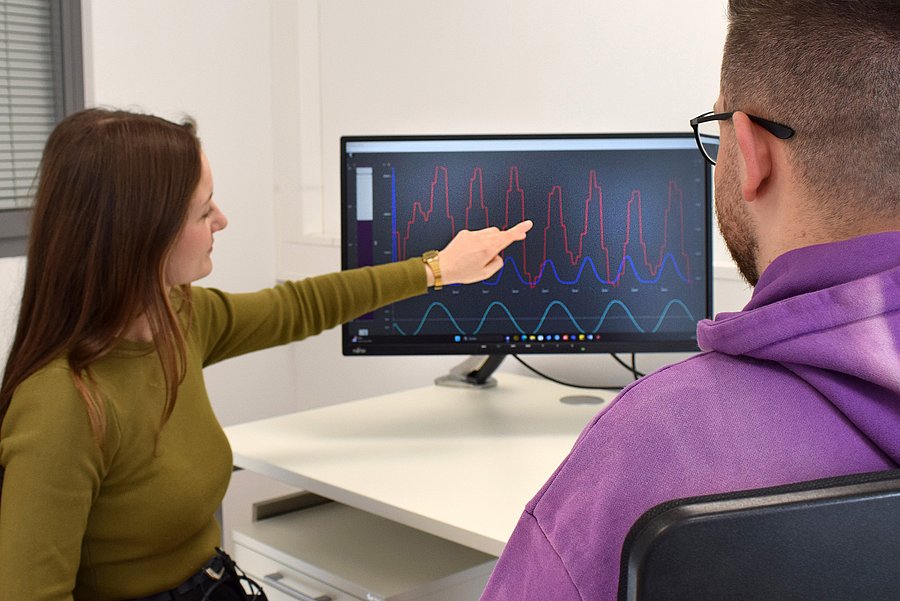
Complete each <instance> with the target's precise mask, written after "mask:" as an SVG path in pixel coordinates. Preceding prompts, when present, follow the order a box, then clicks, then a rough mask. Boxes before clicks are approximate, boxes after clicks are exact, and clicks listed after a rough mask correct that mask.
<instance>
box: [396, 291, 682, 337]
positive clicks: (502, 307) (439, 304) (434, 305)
mask: <svg viewBox="0 0 900 601" xmlns="http://www.w3.org/2000/svg"><path fill="white" fill-rule="evenodd" d="M557 305H558V306H560V307H561V308H562V310H563V311H565V313H566V315H568V316H569V319H570V320H571V321H572V325H573V326H575V328H576V329H577V330H578V332H579V333H582V334H585V333H590V334H596V333H597V332H599V331H600V328H601V327H602V326H603V322H604V321H606V316H607V314H608V313H609V311H610V309H612V307H613V306H614V305H615V306H619V307H621V308H622V310H624V311H625V314H626V315H627V316H628V319H629V320H630V321H631V324H632V325H633V326H634V329H635V330H637V331H638V332H640V333H641V334H646V333H647V332H648V330H646V329H644V328H642V327H641V325H640V324H639V323H638V322H637V320H635V318H634V315H633V314H632V313H631V310H630V309H629V308H628V306H627V305H626V304H625V303H623V302H622V301H620V300H613V301H610V302H609V303H607V305H606V308H605V309H604V310H603V313H602V314H601V315H600V319H599V320H598V321H597V325H596V326H594V328H593V329H592V330H590V331H588V330H585V329H584V328H582V326H581V324H579V323H578V321H576V319H575V316H574V315H572V312H571V311H570V310H569V308H568V307H567V306H566V304H565V303H563V302H562V301H558V300H554V301H552V302H550V304H548V305H547V307H546V308H545V309H544V313H543V315H541V319H540V321H539V322H538V325H537V326H536V327H535V328H534V330H533V331H531V332H527V331H526V330H525V329H524V328H522V326H521V325H519V322H518V321H517V320H516V318H515V317H513V314H512V313H511V312H510V310H509V308H508V307H507V306H506V305H504V304H503V303H502V302H500V301H493V302H491V304H489V305H488V306H487V308H486V309H485V310H484V313H483V314H482V316H481V320H480V321H479V322H478V326H477V327H476V328H475V329H474V330H473V331H472V332H471V334H472V335H476V334H479V333H480V332H481V329H482V328H483V327H484V323H485V321H487V318H488V313H490V312H491V310H492V309H493V308H494V307H498V308H499V309H500V310H502V311H503V312H504V313H506V316H507V317H509V320H510V322H512V325H513V327H515V329H516V331H518V332H519V334H537V333H538V332H540V330H541V327H542V326H543V325H544V322H545V321H546V320H547V315H548V314H549V313H550V309H552V308H553V307H554V306H557ZM673 305H678V306H679V307H681V308H682V309H683V310H684V312H685V314H686V315H687V316H688V317H689V318H690V319H691V321H695V318H694V316H693V314H692V313H691V310H690V309H688V308H687V305H685V304H684V303H683V302H682V301H681V300H679V299H677V298H674V299H672V300H670V301H669V302H668V303H666V306H665V307H664V308H663V310H662V312H661V313H660V315H659V319H658V320H657V321H656V324H655V325H654V326H653V328H651V329H650V330H649V331H650V332H651V333H656V332H657V331H658V330H659V328H660V326H661V325H662V322H663V319H665V317H666V315H668V312H669V309H670V308H671V307H672V306H673ZM432 310H441V311H443V312H444V313H445V314H446V315H447V319H449V320H450V323H451V324H453V327H454V328H456V331H457V332H459V333H460V334H466V331H465V330H463V329H462V327H461V326H460V325H459V322H457V321H456V319H455V318H454V317H453V314H451V313H450V309H448V308H447V306H446V305H445V304H444V303H442V302H439V301H435V302H433V303H431V304H430V305H428V308H427V309H426V310H425V314H424V315H423V316H422V319H421V320H420V321H419V325H418V327H416V329H415V330H414V331H413V332H412V334H407V333H406V332H405V331H404V330H403V328H401V327H400V326H399V325H398V324H397V323H396V322H394V324H393V328H394V329H395V330H396V331H397V332H399V333H400V334H401V335H403V336H410V335H412V336H417V335H418V334H419V333H420V332H421V331H422V328H423V327H425V322H426V321H427V320H428V316H429V315H430V314H431V312H432Z"/></svg>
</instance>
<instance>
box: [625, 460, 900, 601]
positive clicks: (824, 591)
mask: <svg viewBox="0 0 900 601" xmlns="http://www.w3.org/2000/svg"><path fill="white" fill-rule="evenodd" d="M618 599H619V601H782V600H784V601H787V600H790V601H881V600H885V601H887V600H890V601H898V600H900V470H891V471H885V472H872V473H865V474H854V475H850V476H842V477H837V478H827V479H823V480H813V481H810V482H800V483H797V484H790V485H786V486H778V487H772V488H764V489H757V490H748V491H741V492H736V493H728V494H722V495H713V496H707V497H692V498H688V499H678V500H675V501H670V502H667V503H663V504H662V505H658V506H657V507H654V508H653V509H650V510H649V511H647V512H646V513H645V514H644V515H643V516H641V518H640V519H639V520H638V521H637V522H635V524H634V526H632V528H631V531H630V532H629V533H628V536H627V538H626V539H625V544H624V546H623V548H622V564H621V573H620V577H619V596H618Z"/></svg>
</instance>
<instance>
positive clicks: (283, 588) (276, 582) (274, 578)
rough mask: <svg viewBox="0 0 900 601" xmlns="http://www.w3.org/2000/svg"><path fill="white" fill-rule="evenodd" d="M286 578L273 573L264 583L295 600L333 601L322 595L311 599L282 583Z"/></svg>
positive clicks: (267, 576)
mask: <svg viewBox="0 0 900 601" xmlns="http://www.w3.org/2000/svg"><path fill="white" fill-rule="evenodd" d="M283 578H284V574H280V573H278V572H273V573H272V574H267V575H265V576H263V583H264V584H267V585H268V586H271V587H272V588H273V589H275V590H276V591H280V592H282V593H284V594H285V595H289V596H291V597H293V598H294V599H298V600H299V601H331V597H329V596H328V595H321V596H319V597H310V596H309V595H306V594H303V593H301V592H300V591H298V590H297V589H295V588H293V587H290V586H288V585H286V584H284V583H282V582H281V580H282V579H283Z"/></svg>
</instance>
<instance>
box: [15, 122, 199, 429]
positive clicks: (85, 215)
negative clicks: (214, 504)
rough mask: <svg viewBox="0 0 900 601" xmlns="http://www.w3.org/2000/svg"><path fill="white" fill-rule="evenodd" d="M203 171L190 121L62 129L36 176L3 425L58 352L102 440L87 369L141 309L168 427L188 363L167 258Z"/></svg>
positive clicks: (99, 408) (65, 125) (66, 125)
mask: <svg viewBox="0 0 900 601" xmlns="http://www.w3.org/2000/svg"><path fill="white" fill-rule="evenodd" d="M200 169H201V152H200V142H199V140H198V138H197V135H196V131H195V126H194V123H193V121H191V120H187V121H186V122H185V123H182V124H176V123H172V122H170V121H166V120H164V119H161V118H159V117H154V116H151V115H142V114H135V113H130V112H125V111H112V110H105V109H88V110H85V111H81V112H79V113H75V114H74V115H71V116H69V117H67V118H65V119H64V120H62V121H61V122H60V123H59V124H58V125H57V127H56V128H55V129H54V131H53V133H52V134H51V135H50V137H49V139H48V140H47V144H46V147H45V148H44V154H43V158H42V160H41V166H40V170H39V175H38V186H37V192H36V196H35V202H34V214H33V217H32V227H31V237H30V240H29V248H28V261H27V268H26V275H25V287H24V291H23V294H22V303H21V309H20V313H19V321H18V325H17V328H16V334H15V338H14V339H13V344H12V347H11V349H10V353H9V359H8V362H7V364H6V370H5V372H4V375H3V381H2V385H0V422H2V419H3V416H4V415H5V414H6V411H7V409H8V408H9V404H10V402H11V400H12V396H13V393H14V392H15V390H16V387H17V386H19V385H20V384H21V383H22V382H23V381H25V380H26V379H27V378H28V377H29V376H31V375H33V374H34V373H35V372H36V371H38V370H39V369H41V368H42V367H44V366H45V365H47V364H48V363H50V362H51V361H53V360H54V359H57V358H59V357H65V358H66V360H67V362H68V365H69V367H70V369H71V372H72V378H73V384H74V386H75V387H76V388H77V389H78V391H79V392H80V393H81V396H82V397H83V398H84V401H85V405H86V408H87V412H88V415H89V417H90V421H91V427H92V430H93V432H94V435H95V437H96V439H97V441H98V442H102V441H103V439H104V436H105V426H106V418H105V412H104V408H103V402H102V398H101V391H99V390H97V388H96V386H95V385H94V383H93V381H92V378H91V373H90V366H91V364H92V363H94V362H95V361H97V360H98V359H100V358H101V357H103V356H104V355H106V354H107V353H108V352H109V351H110V350H111V349H112V348H113V347H114V346H115V345H116V344H117V336H118V335H119V334H120V333H121V332H122V331H123V330H124V329H125V328H126V327H128V326H129V325H131V324H132V323H134V321H135V320H136V319H137V318H138V317H139V316H141V315H144V316H146V318H147V320H148V322H149V325H150V330H151V332H152V334H153V340H154V345H155V347H156V352H157V354H158V356H159V360H160V363H161V366H162V370H163V374H164V376H165V380H166V390H167V401H166V406H165V410H164V412H163V416H162V417H161V424H164V423H165V421H166V420H167V419H168V417H169V416H170V415H171V412H172V409H173V407H174V403H175V399H176V396H177V390H178V385H179V384H180V382H181V380H182V378H183V370H184V362H185V343H184V332H183V330H182V327H181V325H180V322H179V316H178V314H177V313H176V310H175V309H174V308H173V306H172V301H171V299H170V294H169V291H168V287H167V285H166V282H165V275H164V274H165V264H166V260H167V257H168V254H169V251H170V249H171V247H172V245H173V243H174V241H175V239H176V237H177V235H178V233H179V231H180V229H181V227H182V224H183V223H184V222H185V220H186V217H187V212H188V207H189V200H190V198H191V195H192V194H193V192H194V189H195V188H196V187H197V184H198V182H199V180H200ZM184 293H185V294H187V287H184ZM188 300H189V299H188ZM186 306H187V307H188V310H189V303H187V304H186Z"/></svg>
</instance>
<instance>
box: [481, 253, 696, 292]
mask: <svg viewBox="0 0 900 601" xmlns="http://www.w3.org/2000/svg"><path fill="white" fill-rule="evenodd" d="M626 262H628V264H629V265H631V271H632V273H634V277H635V278H637V280H638V281H639V282H640V283H642V284H656V283H658V282H659V280H660V278H661V277H662V274H663V271H664V268H665V266H666V263H671V264H672V268H673V269H675V273H676V274H678V278H679V279H681V281H683V282H685V283H689V282H688V279H687V278H686V277H685V275H684V274H683V273H682V272H681V268H680V267H678V262H677V261H676V260H675V257H673V256H672V253H666V254H665V255H664V256H663V260H662V263H661V264H660V266H659V269H658V270H657V272H656V276H655V277H654V278H652V279H646V278H642V277H641V276H640V274H639V273H638V271H637V267H635V265H634V259H632V258H631V256H630V255H625V256H624V257H622V261H621V262H620V263H619V268H618V269H617V270H616V275H615V277H614V278H613V279H611V280H609V281H607V280H605V279H603V278H602V277H601V276H600V274H599V273H598V272H597V266H596V265H595V264H594V260H593V259H592V258H591V257H585V258H584V259H582V261H581V263H580V264H579V265H578V273H576V274H575V277H574V278H573V279H571V280H565V279H563V278H561V277H560V275H559V272H558V271H557V270H556V264H555V263H554V262H553V259H547V260H546V261H544V262H543V263H541V270H540V272H539V273H538V276H537V277H536V278H535V279H534V281H533V282H529V280H528V278H524V277H522V273H521V272H520V271H519V266H518V265H517V264H516V261H515V259H513V258H512V257H507V258H506V259H505V260H504V261H503V267H501V268H500V271H498V272H497V273H496V275H494V277H493V278H491V279H489V280H484V282H482V284H484V285H485V286H496V285H497V284H498V283H499V282H500V278H501V277H502V276H503V272H504V271H506V267H507V264H509V263H511V264H512V270H513V273H515V274H516V277H517V278H518V279H519V281H520V282H522V283H523V284H524V285H526V286H537V285H538V284H539V283H540V281H541V279H542V278H543V277H544V272H545V271H546V269H547V267H548V266H549V268H550V270H551V271H552V272H553V277H554V278H555V279H556V281H557V282H559V283H560V284H564V285H566V286H571V285H573V284H577V283H578V282H579V281H580V280H581V275H582V273H583V272H584V270H585V269H586V268H587V267H588V266H590V269H591V272H593V274H594V277H595V278H596V279H597V281H598V282H600V283H601V284H609V285H612V284H616V283H618V282H619V280H620V279H621V276H622V274H623V273H624V272H625V263H626Z"/></svg>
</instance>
